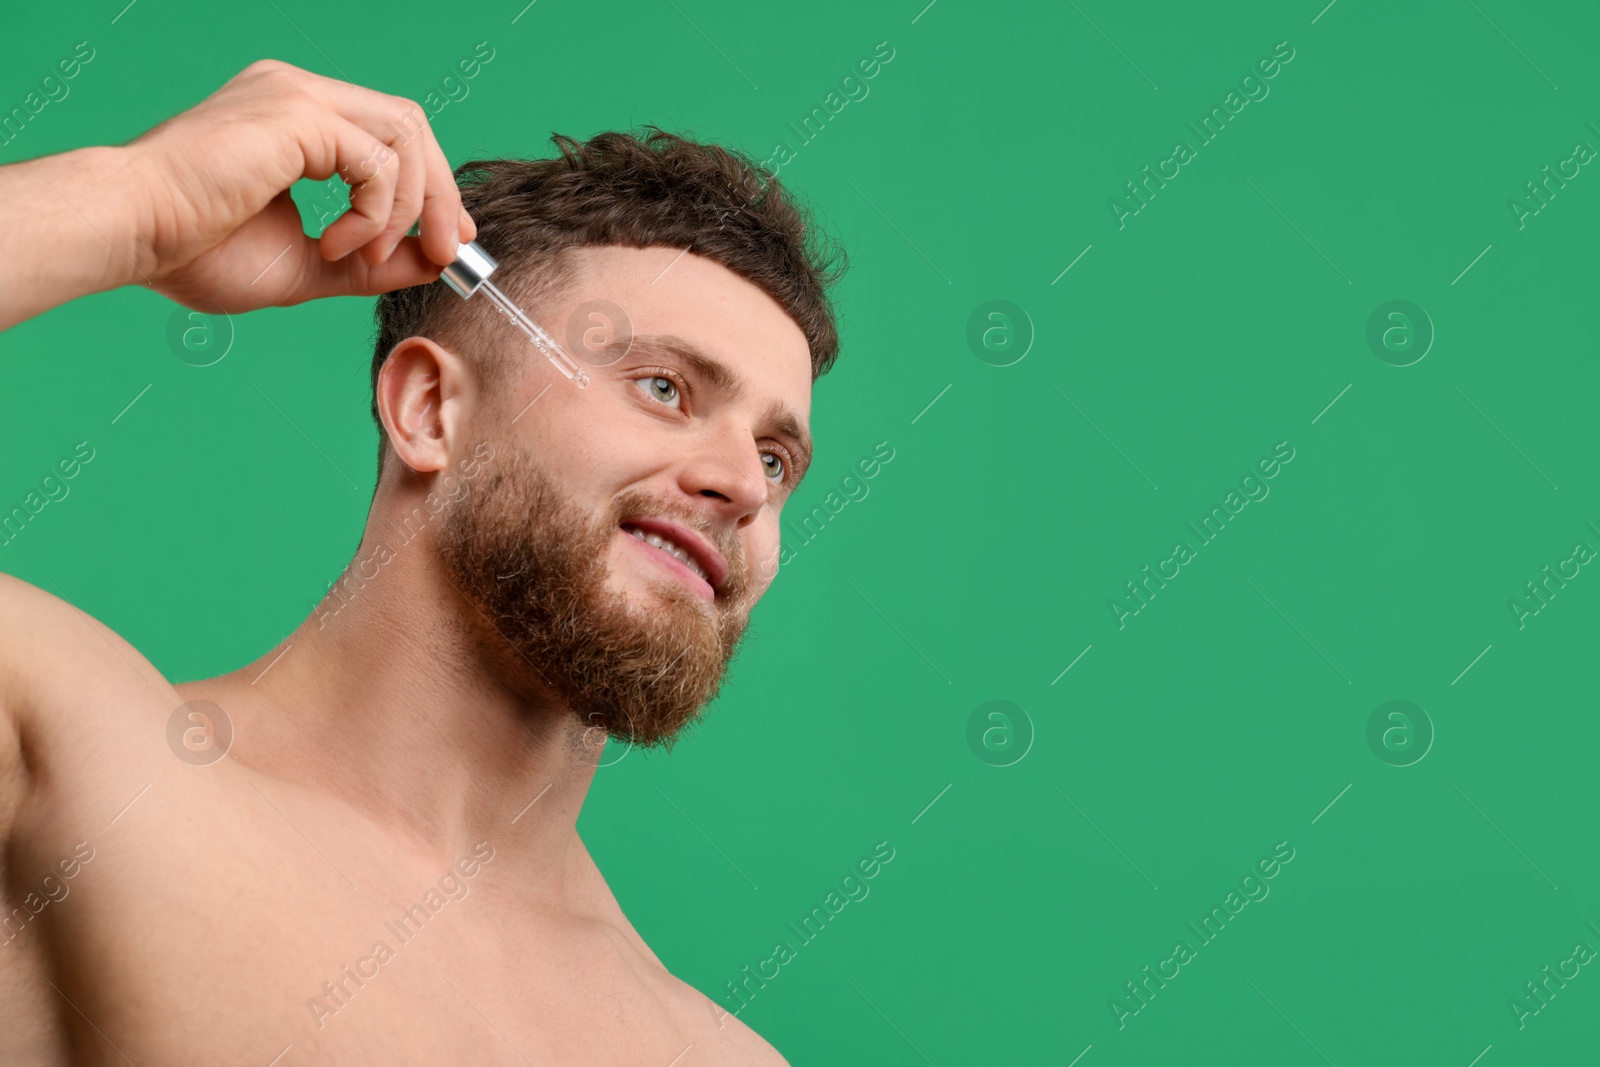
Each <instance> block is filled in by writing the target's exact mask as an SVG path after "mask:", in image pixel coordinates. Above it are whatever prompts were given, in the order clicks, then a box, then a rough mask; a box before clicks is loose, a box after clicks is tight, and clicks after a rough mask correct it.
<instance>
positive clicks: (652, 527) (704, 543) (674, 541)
mask: <svg viewBox="0 0 1600 1067" xmlns="http://www.w3.org/2000/svg"><path fill="white" fill-rule="evenodd" d="M621 527H622V532H623V533H624V534H626V535H627V536H628V539H629V540H631V541H635V542H637V543H638V545H639V547H640V548H641V549H644V550H647V551H649V552H650V553H651V555H652V557H653V558H655V559H656V560H657V561H658V562H660V563H661V564H663V565H664V566H666V567H668V568H670V569H675V570H676V571H678V572H679V574H680V576H681V577H683V578H685V579H686V580H687V581H689V582H690V583H691V584H693V585H696V586H699V587H700V588H701V590H702V594H701V595H703V596H704V597H705V598H706V599H707V600H714V599H715V598H716V595H717V593H719V592H721V591H722V589H723V585H724V583H725V582H726V581H727V578H728V562H727V560H726V559H724V558H723V556H722V553H721V552H718V551H717V549H716V546H714V545H713V544H712V543H711V542H710V541H708V540H707V539H706V538H705V537H704V536H702V535H701V534H700V533H698V532H696V531H695V530H693V529H692V528H690V527H688V526H685V525H683V524H682V523H677V522H672V521H671V520H668V519H658V518H649V517H642V516H641V517H631V518H628V519H624V520H623V522H622V523H621ZM655 542H660V543H659V544H657V543H655ZM680 554H681V555H683V556H687V557H688V558H689V562H686V561H685V560H683V559H681V558H679V555H680ZM697 568H698V571H699V572H701V573H697V572H696V569H697Z"/></svg>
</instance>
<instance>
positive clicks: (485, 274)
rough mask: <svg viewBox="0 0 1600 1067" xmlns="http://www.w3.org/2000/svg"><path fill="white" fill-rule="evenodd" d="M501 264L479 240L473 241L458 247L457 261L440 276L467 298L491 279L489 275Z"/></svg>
mask: <svg viewBox="0 0 1600 1067" xmlns="http://www.w3.org/2000/svg"><path fill="white" fill-rule="evenodd" d="M499 265H500V264H499V263H497V262H495V259H494V257H493V256H491V255H489V253H487V252H485V251H484V250H483V249H482V248H481V247H479V245H478V242H476V241H472V242H469V243H467V244H464V245H462V246H460V247H459V248H458V249H456V261H455V262H454V263H452V264H450V265H449V266H448V267H446V268H445V269H444V272H443V273H442V274H440V277H441V278H443V279H444V281H445V283H446V284H448V285H449V286H450V288H452V289H454V290H455V291H456V292H457V293H458V294H460V296H461V299H463V300H465V299H467V298H468V297H470V296H471V295H472V294H473V293H475V292H477V291H478V287H479V286H480V285H482V284H483V283H484V282H486V281H488V280H489V275H491V274H493V273H494V269H495V268H496V267H498V266H499Z"/></svg>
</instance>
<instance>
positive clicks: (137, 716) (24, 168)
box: [0, 61, 837, 1067]
mask: <svg viewBox="0 0 1600 1067" xmlns="http://www.w3.org/2000/svg"><path fill="white" fill-rule="evenodd" d="M422 115H423V112H422V109H421V108H420V107H418V106H417V105H416V104H415V103H413V102H411V101H408V100H403V99H400V98H396V97H392V96H387V95H385V94H382V93H377V92H372V91H369V90H366V89H362V88H359V87H356V86H352V85H348V84H345V83H343V82H339V81H335V80H332V79H327V78H322V77H319V76H317V75H313V74H310V73H308V72H306V71H302V70H299V69H296V68H294V67H292V66H289V65H287V64H284V63H280V62H276V61H262V62H259V63H254V64H252V65H251V66H250V67H248V68H247V69H245V70H244V71H243V72H242V73H240V74H239V75H238V76H236V77H235V78H233V79H232V80H230V81H229V82H228V83H227V84H226V85H225V86H223V87H222V88H221V89H220V90H218V91H217V92H216V93H215V94H213V95H212V96H211V97H209V98H207V99H206V100H205V101H203V102H202V103H201V104H199V105H198V106H196V107H195V108H193V109H192V110H190V111H187V112H185V113H183V114H181V115H179V116H177V117H175V118H173V119H171V120H169V121H168V122H165V123H163V124H161V125H160V126H157V127H156V128H154V129H153V130H151V131H149V132H148V133H146V134H144V135H142V136H140V137H139V138H137V139H135V140H133V141H132V142H130V143H128V144H126V145H123V146H118V147H92V148H86V149H82V150H77V151H72V152H67V153H64V154H61V155H57V156H50V157H45V158H41V159H37V160H31V161H28V162H24V163H18V164H13V165H11V166H7V167H3V168H0V260H3V262H5V263H6V264H9V267H7V268H6V269H7V270H9V272H10V274H11V277H12V281H11V282H9V283H7V284H6V285H4V286H0V328H6V327H9V326H11V325H14V324H15V323H17V322H20V321H22V320H24V319H26V318H28V317H30V316H32V315H35V314H38V313H40V312H42V311H45V310H47V309H49V308H51V307H54V306H55V305H58V304H61V303H63V302H65V301H68V300H71V299H73V298H74V297H78V296H82V295H86V294H89V293H94V292H99V291H103V290H106V289H110V288H113V287H115V286H118V285H124V284H141V285H145V286H147V287H149V288H151V289H153V290H155V291H157V292H160V293H162V294H165V295H167V296H169V297H171V298H172V299H174V300H176V301H178V302H179V303H182V304H184V305H186V306H189V307H193V308H198V309H202V310H206V311H214V310H216V309H217V308H222V309H225V310H227V311H229V312H232V313H235V314H237V313H239V312H241V311H246V310H250V309H254V308H261V307H268V306H274V305H290V304H295V303H299V302H302V301H305V300H310V299H313V298H316V297H321V296H329V295H350V294H355V295H377V294H380V293H384V294H388V295H385V296H383V297H381V299H380V301H379V307H378V312H379V319H380V327H381V330H380V334H379V344H378V349H379V350H378V351H377V352H375V357H376V358H375V361H374V362H375V367H374V383H375V384H374V390H375V399H374V405H373V410H374V414H375V416H376V417H377V418H378V419H379V420H380V425H381V432H380V438H381V441H382V448H383V456H382V459H381V467H380V478H379V481H378V485H377V490H376V493H375V496H374V498H373V502H372V506H371V511H370V514H369V517H368V523H367V528H366V531H365V534H364V537H363V540H362V543H361V547H360V549H359V550H358V551H357V553H356V557H355V559H354V560H353V561H352V564H351V567H350V569H348V570H347V571H346V574H345V576H344V578H343V579H342V580H341V581H340V582H339V583H337V584H336V585H335V586H334V587H333V589H332V590H331V591H330V592H329V594H328V597H327V599H326V600H324V601H323V603H322V604H321V605H320V606H319V607H318V608H317V609H316V611H315V612H314V613H313V614H312V615H311V616H310V617H308V618H307V619H306V620H305V621H304V622H303V623H302V624H301V625H300V626H299V627H298V629H296V630H295V632H294V633H293V634H292V635H291V636H290V637H289V638H288V639H287V640H286V641H285V642H284V643H283V644H282V645H280V646H278V647H277V648H274V649H271V650H268V651H267V652H266V653H265V654H264V655H263V656H262V657H261V658H260V659H258V660H257V661H256V662H255V663H253V664H250V665H249V666H246V667H243V668H241V669H240V670H237V671H235V672H233V673H231V674H225V675H222V676H220V677H216V678H210V679H205V680H201V681H190V682H184V683H182V684H178V685H173V684H171V683H169V682H168V681H167V680H166V679H164V678H163V677H162V676H161V675H160V673H159V672H158V671H157V670H156V669H155V668H154V667H153V666H152V665H151V664H150V663H149V662H148V661H147V660H146V659H145V658H144V657H143V656H141V655H140V654H139V652H138V651H137V650H136V649H134V648H133V647H132V646H131V645H130V644H128V643H127V642H126V641H124V640H123V639H122V638H120V637H119V636H118V635H117V634H115V633H114V632H112V631H111V630H110V629H109V628H108V627H106V626H105V625H103V624H101V623H100V622H98V621H97V620H95V619H93V618H91V617H90V616H89V615H88V614H86V613H85V612H83V611H80V610H79V609H77V608H76V607H74V606H73V605H71V604H68V603H66V602H64V601H62V600H60V599H57V597H55V596H54V595H52V594H51V592H50V591H49V590H48V589H42V588H37V587H35V586H33V585H30V584H28V583H25V582H23V581H20V580H18V579H16V578H11V577H7V576H0V841H3V851H0V874H3V879H0V881H3V891H4V901H3V905H4V916H3V919H4V922H3V924H0V1062H4V1063H7V1064H13V1063H14V1064H30V1065H31V1064H64V1063H74V1064H124V1063H137V1064H162V1065H177V1064H216V1063H235V1064H259V1065H262V1067H265V1065H267V1064H277V1065H282V1067H293V1065H295V1064H302V1063H328V1064H346V1065H347V1064H384V1065H389V1064H455V1063H460V1064H506V1065H512V1064H540V1065H544V1064H563V1065H568V1064H637V1065H641V1067H668V1065H669V1064H671V1065H673V1067H700V1065H712V1064H782V1063H784V1062H785V1061H784V1060H783V1059H782V1057H781V1056H779V1055H778V1054H777V1052H776V1051H774V1050H773V1049H772V1048H771V1047H770V1046H769V1045H768V1044H767V1043H766V1042H764V1041H763V1040H762V1039H761V1038H759V1037H758V1036H756V1035H755V1034H754V1033H753V1032H752V1031H751V1030H749V1029H748V1028H747V1027H746V1026H744V1025H743V1024H742V1023H740V1022H739V1020H738V1019H736V1018H734V1017H733V1016H732V1015H731V1014H730V1013H729V1012H728V1011H726V1010H724V1009H723V1007H722V1006H721V1004H720V1003H718V1002H716V1001H714V1000H712V999H711V998H709V997H707V996H705V995H703V994H702V993H700V992H698V991H696V990H695V989H693V988H691V987H689V986H688V985H686V984H685V983H683V982H681V981H679V980H678V979H676V978H674V977H673V976H672V975H671V974H669V973H668V972H667V969H666V968H665V967H664V966H663V965H662V963H661V961H660V960H658V959H657V958H656V957H655V955H654V954H653V953H651V951H650V949H649V948H648V947H647V946H646V945H645V944H644V942H643V941H642V940H641V939H640V937H639V936H638V934H637V933H636V932H635V931H634V929H633V927H632V926H630V925H629V923H628V920H627V919H626V918H625V917H624V916H623V913H622V911H621V909H620V908H619V907H618V905H617V902H616V900H615V899H614V898H613V896H612V894H611V892H610V890H609V889H608V888H607V886H606V883H605V880H604V879H603V878H602V877H601V875H600V872H599V871H598V870H597V869H596V867H595V864H594V863H593V862H592V860H591V859H590V857H589V854H588V852H587V851H586V850H585V848H584V844H583V842H582V841H581V840H580V839H579V836H578V833H577V829H576V820H577V817H578V812H579V809H580V807H581V806H582V804H583V800H584V797H585V795H586V793H587V791H588V789H589V785H590V782H591V781H592V779H593V776H594V772H595V769H596V766H597V764H598V763H599V762H600V758H599V754H600V752H601V750H602V748H603V746H604V743H605V740H606V738H607V737H608V736H609V737H611V738H614V739H616V740H618V741H619V742H622V741H627V742H631V743H633V744H639V745H654V744H665V743H669V742H670V741H671V740H672V739H673V738H674V736H676V735H678V734H679V733H680V731H681V730H682V728H683V727H684V726H685V725H687V724H688V723H690V722H692V721H693V720H694V719H695V718H696V716H697V714H698V712H699V710H700V708H701V707H703V705H704V704H705V703H706V702H707V701H708V700H709V699H710V698H711V697H712V695H713V694H714V693H715V691H716V688H717V685H718V682H719V680H720V678H721V676H722V672H723V668H724V666H725V664H726V663H727V661H728V659H729V657H731V655H732V654H733V651H734V648H735V646H736V644H737V642H738V640H739V637H740V635H741V633H742V632H743V630H744V627H745V624H746V622H747V617H748V613H749V611H750V608H751V607H752V605H754V604H755V602H756V601H757V600H758V599H759V598H760V596H761V595H762V594H763V593H764V592H765V591H766V588H767V586H768V585H769V584H770V582H771V580H772V577H773V575H774V574H775V573H776V570H777V566H776V561H777V555H778V552H779V530H778V518H779V511H780V509H781V507H782V505H783V503H784V501H785V499H787V498H788V496H789V495H790V493H791V492H792V491H793V489H794V487H795V484H796V483H797V482H798V480H799V478H800V477H801V476H802V475H803V474H804V473H805V467H806V464H807V461H808V458H809V452H810V444H809V441H808V439H807V431H806V423H807V418H808V413H809V408H810V395H811V386H812V382H813V380H814V378H815V377H816V375H817V374H819V373H821V372H822V371H824V370H826V369H827V367H828V365H829V364H830V363H831V362H832V360H833V358H834V356H835V354H836V352H837V334H836V332H835V330H834V326H833V319H832V312H831V310H830V305H829V303H828V300H827V297H826V295H825V288H826V285H827V284H828V283H830V282H831V281H832V279H833V277H834V273H830V270H829V269H826V268H827V266H828V263H829V262H837V259H834V260H829V261H827V262H825V261H824V259H825V257H820V253H819V251H818V246H817V245H816V243H815V242H816V239H817V237H818V235H817V234H816V233H815V231H813V230H812V229H811V228H810V227H809V225H808V224H807V223H806V222H805V220H804V218H803V215H802V213H800V212H799V211H797V209H796V208H795V207H794V206H793V205H792V203H791V202H790V201H788V200H787V199H786V196H785V194H784V193H783V191H782V190H781V189H780V188H779V187H777V186H776V183H773V185H772V186H771V187H770V188H769V189H768V190H767V192H766V195H765V196H760V195H757V194H758V193H759V192H760V188H761V186H760V183H759V182H757V181H756V179H755V178H754V177H753V176H752V174H751V173H750V172H749V171H748V170H747V169H745V168H744V167H743V165H742V164H740V163H737V162H736V161H735V160H734V158H733V157H729V156H727V155H725V154H723V153H721V152H720V150H717V149H714V148H710V147H707V146H703V145H697V144H694V143H693V142H687V141H679V140H676V139H673V138H666V139H664V140H662V141H658V142H651V141H649V140H648V139H646V141H643V142H641V141H636V140H634V139H632V138H629V137H625V136H621V135H605V136H603V137H601V138H596V139H594V140H592V141H590V142H588V143H587V145H579V144H577V143H576V142H564V145H563V151H564V154H565V155H566V157H567V158H566V162H562V161H561V160H547V161H531V162H530V161H515V160H495V161H488V163H487V164H486V166H485V167H484V169H483V170H482V172H481V173H480V174H478V175H477V177H475V178H474V177H472V176H470V175H468V174H467V173H466V171H465V169H463V172H462V182H463V184H462V186H461V187H460V188H458V186H457V184H456V178H455V176H454V175H452V172H451V169H450V167H449V165H448V163H447V162H446V159H445V156H444V155H443V153H442V152H441V151H440V149H439V146H438V144H437V143H436V142H435V140H434V138H433V135H432V132H431V131H430V130H429V129H428V127H427V124H426V121H425V119H423V118H422ZM335 173H338V174H340V175H341V176H343V177H345V178H346V179H347V180H348V181H350V182H351V183H352V186H353V193H352V209H351V210H350V211H349V212H347V213H346V214H345V215H344V216H343V217H341V218H340V219H339V220H338V221H337V222H335V223H334V224H333V225H332V226H330V227H329V228H328V229H327V231H326V232H325V233H324V234H323V235H322V236H321V237H320V239H317V240H312V239H310V238H308V237H306V236H305V235H304V233H303V232H302V227H301V221H300V217H299V214H298V212H297V210H296V208H295V206H294V204H293V202H292V201H291V200H290V197H289V193H288V192H287V190H288V188H289V186H290V185H291V184H292V183H293V182H295V181H296V180H298V179H300V178H302V177H310V178H313V179H318V180H322V179H326V178H328V177H330V176H331V175H333V174H335ZM419 218H420V237H416V236H409V235H408V231H409V230H410V229H411V227H412V225H413V223H414V222H417V221H419ZM475 236H477V237H479V238H481V240H482V242H483V246H484V247H485V248H486V249H487V250H488V251H489V253H490V254H491V255H494V256H496V258H498V259H500V260H501V267H500V271H499V272H498V273H497V274H496V275H495V278H494V280H495V281H496V282H497V283H498V284H499V285H500V287H501V288H502V289H506V290H508V291H509V292H510V293H511V295H512V296H513V298H514V299H517V300H519V301H520V302H521V303H522V305H523V306H524V307H525V308H527V309H528V310H529V313H530V314H531V315H533V316H534V317H535V318H536V319H538V320H539V321H540V322H541V324H542V325H543V326H544V327H545V328H546V329H547V330H549V331H550V332H551V333H552V334H553V335H555V336H556V337H558V338H561V339H562V340H563V342H565V339H566V338H567V337H568V334H567V331H566V324H567V323H568V322H569V319H571V318H573V317H574V316H575V315H576V316H577V317H578V318H579V320H580V321H587V320H585V319H584V318H583V316H584V315H585V314H586V312H583V311H582V308H583V307H584V305H585V302H587V301H595V300H606V301H610V302H611V303H612V304H613V305H615V307H617V308H621V309H625V315H626V317H627V319H628V320H629V321H631V327H632V333H631V340H630V339H629V337H627V336H626V333H627V331H626V330H624V331H622V334H620V335H618V336H615V337H612V338H610V340H609V343H608V344H605V345H600V344H598V343H597V344H596V347H595V348H594V349H593V350H592V351H585V352H584V359H585V364H586V365H585V368H584V369H585V370H586V372H587V374H588V376H589V378H590V383H589V384H588V385H587V386H586V387H582V388H580V387H579V386H578V385H577V384H576V383H575V382H573V381H571V380H569V379H568V378H567V377H565V376H563V374H562V373H561V372H560V371H559V370H558V369H557V368H556V367H555V366H554V365H553V364H552V363H551V362H550V361H549V360H547V359H545V358H543V357H542V356H540V355H539V354H538V352H537V351H536V350H535V349H534V348H533V347H532V346H531V345H529V344H528V342H527V341H526V340H525V339H524V338H523V337H522V336H521V335H520V334H518V333H516V332H515V331H514V329H513V328H512V327H511V326H510V325H509V323H507V322H505V321H504V320H502V319H500V318H499V316H497V315H496V314H495V313H494V312H493V309H492V308H491V307H490V306H489V305H488V303H487V297H483V296H475V297H474V298H473V299H472V300H468V301H463V300H461V298H460V297H459V296H457V295H456V294H455V293H453V292H452V291H450V290H449V289H448V288H447V287H446V286H445V285H444V284H443V283H439V284H428V283H432V282H434V281H435V280H436V279H438V277H439V274H440V271H441V267H442V266H443V265H445V264H448V263H450V262H452V261H453V260H454V258H455V252H456V248H457V242H458V241H460V242H465V241H468V240H471V239H473V238H474V237H475ZM824 240H825V239H824ZM286 247H287V249H288V250H287V252H286V253H284V254H283V255H281V257H280V256H279V254H280V252H283V250H284V249H285V248H286ZM821 247H822V249H823V250H827V249H829V248H831V246H828V245H823V246H821ZM689 249H692V251H686V250H689ZM556 252H559V255H555V254H553V253H556ZM352 253H355V254H352ZM275 257H278V258H275ZM730 264H731V266H730ZM752 279H756V280H752ZM601 340H602V341H604V340H605V338H604V337H603V336H602V337H601ZM284 440H285V442H286V443H285V446H284V451H283V452H282V453H278V452H271V453H269V455H271V456H272V458H273V459H274V460H276V461H280V462H284V463H295V464H305V465H306V468H307V469H306V477H308V478H314V477H321V476H322V475H323V474H324V473H325V472H323V471H321V470H319V469H317V463H319V462H320V461H317V460H314V459H313V460H312V461H311V462H309V463H307V461H306V460H305V458H304V457H303V456H302V454H301V452H300V448H299V443H298V442H295V443H293V444H292V445H290V444H289V443H287V442H289V441H290V439H289V438H287V437H286V438H285V439H284ZM242 473H243V474H244V476H246V477H248V472H242ZM308 519H310V520H311V521H316V520H315V517H314V516H308ZM663 539H664V540H663ZM114 547H115V546H114V545H112V544H110V543H108V545H107V548H108V550H110V549H114ZM217 621H218V622H219V623H222V622H225V620H217Z"/></svg>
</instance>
